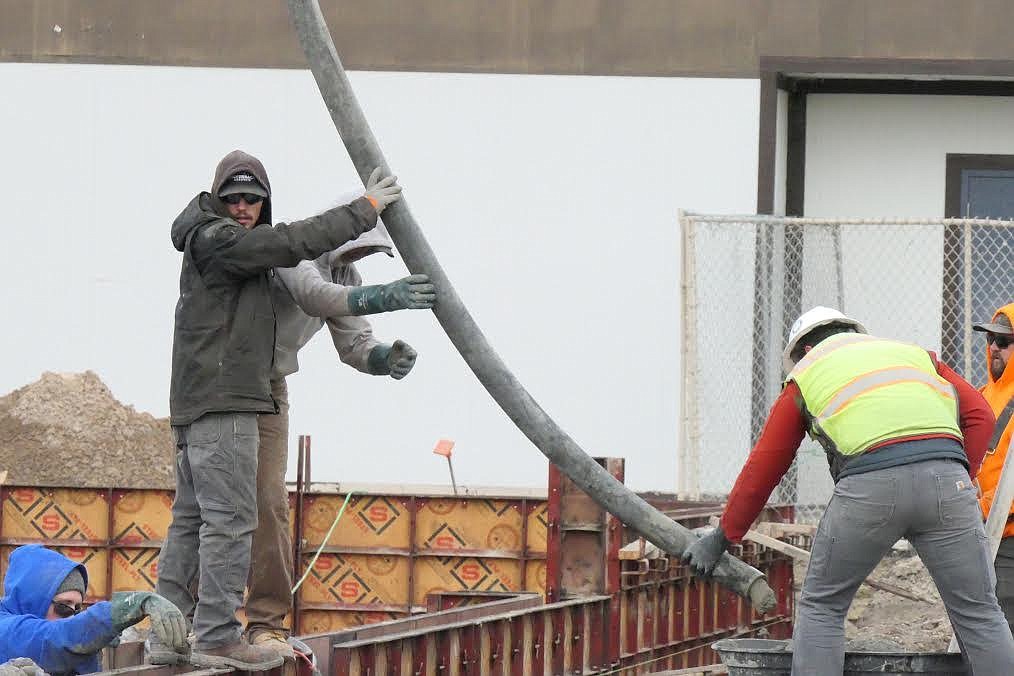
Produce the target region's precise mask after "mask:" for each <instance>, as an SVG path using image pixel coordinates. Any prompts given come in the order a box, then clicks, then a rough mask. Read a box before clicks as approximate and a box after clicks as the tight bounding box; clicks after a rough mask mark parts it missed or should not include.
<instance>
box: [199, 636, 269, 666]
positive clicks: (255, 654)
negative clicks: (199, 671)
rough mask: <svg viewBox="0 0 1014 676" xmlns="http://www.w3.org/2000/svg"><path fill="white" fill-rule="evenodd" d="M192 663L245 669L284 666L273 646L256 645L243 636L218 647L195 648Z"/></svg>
mask: <svg viewBox="0 0 1014 676" xmlns="http://www.w3.org/2000/svg"><path fill="white" fill-rule="evenodd" d="M190 663H191V664H192V665H194V666H195V667H205V668H209V667H234V668H236V669H242V670H244V671H267V670H268V669H274V668H275V667H280V666H282V658H281V656H280V655H279V654H278V653H276V652H275V651H274V650H272V649H271V648H265V647H264V646H255V645H250V644H249V643H247V641H246V639H245V638H241V639H240V640H238V641H236V642H235V643H230V644H229V645H223V646H219V647H218V648H194V651H193V652H192V653H191V654H190Z"/></svg>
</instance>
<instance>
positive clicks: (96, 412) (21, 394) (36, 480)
mask: <svg viewBox="0 0 1014 676" xmlns="http://www.w3.org/2000/svg"><path fill="white" fill-rule="evenodd" d="M173 464H174V447H173V441H172V432H171V431H170V428H169V419H168V418H155V417H154V416H152V415H150V414H148V413H139V412H138V411H136V410H134V407H133V406H126V405H124V404H121V403H120V402H119V401H117V400H116V398H115V397H114V396H113V394H112V392H110V391H109V388H108V387H106V385H105V383H103V382H102V380H101V379H100V378H99V377H98V376H97V375H95V374H94V373H92V372H91V371H86V372H85V373H44V374H42V377H41V378H40V379H39V380H37V381H36V382H34V383H31V384H30V385H26V386H25V387H22V388H20V389H17V390H14V391H13V392H11V393H10V394H8V395H6V396H3V397H0V471H2V470H8V472H9V474H8V476H7V483H8V484H15V485H30V486H67V487H95V488H106V487H110V486H111V487H117V488H172V487H173V485H174V483H173Z"/></svg>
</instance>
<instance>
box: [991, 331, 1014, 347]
mask: <svg viewBox="0 0 1014 676" xmlns="http://www.w3.org/2000/svg"><path fill="white" fill-rule="evenodd" d="M986 342H988V343H992V344H993V345H996V347H997V349H998V350H1003V349H1004V348H1006V347H1007V346H1008V345H1010V344H1011V343H1014V336H1001V335H999V334H996V333H987V334H986Z"/></svg>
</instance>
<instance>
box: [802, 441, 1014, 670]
mask: <svg viewBox="0 0 1014 676" xmlns="http://www.w3.org/2000/svg"><path fill="white" fill-rule="evenodd" d="M900 538H907V539H908V541H909V542H911V543H912V546H913V547H915V550H916V551H917V552H918V553H919V557H920V558H921V559H922V561H923V563H925V564H926V568H928V569H929V572H930V574H931V575H932V576H933V582H935V583H936V586H937V590H939V592H940V596H941V598H942V599H943V601H944V604H945V605H946V606H947V614H948V616H949V617H950V620H951V625H952V626H953V627H954V631H955V633H956V634H957V636H958V639H959V641H960V642H961V645H962V648H963V649H964V654H965V657H966V659H967V662H968V664H969V666H970V668H971V671H972V673H973V674H975V676H1008V675H1010V674H1014V638H1012V637H1011V630H1010V627H1009V626H1008V625H1007V622H1006V621H1005V620H1004V617H1003V612H1002V611H1001V610H1000V606H999V604H998V603H997V600H996V594H995V593H994V586H995V584H996V579H995V577H994V574H993V566H992V562H991V561H990V560H989V552H988V547H987V543H986V533H985V531H984V530H983V528H982V514H981V512H980V511H979V507H978V502H977V498H976V491H975V488H974V487H973V486H972V482H971V480H970V479H969V478H968V472H967V471H965V468H964V467H963V466H962V465H961V464H960V463H957V462H955V461H953V460H927V461H924V462H918V463H912V464H909V465H901V466H899V467H889V468H886V469H881V470H876V471H873V472H867V473H865V474H856V475H854V476H850V477H846V478H844V479H842V480H841V481H839V482H838V485H837V486H835V489H834V496H833V497H832V498H831V502H830V503H829V504H828V506H827V510H826V511H825V512H824V516H823V517H822V518H821V520H820V526H819V527H818V529H817V533H816V535H815V536H814V540H813V552H812V556H811V558H810V566H809V568H808V569H807V571H806V580H805V581H804V582H803V591H802V595H801V596H800V599H799V612H798V615H797V617H796V628H795V632H794V633H793V636H792V644H793V659H792V674H793V676H828V675H829V674H840V673H842V669H843V663H844V659H845V616H846V614H847V612H848V609H849V605H851V603H852V597H853V596H855V593H856V590H857V589H858V588H859V585H860V584H861V583H862V581H863V580H865V579H866V577H867V576H868V575H869V574H870V572H871V571H872V570H873V568H874V567H875V566H876V565H877V563H879V562H880V559H881V558H883V556H884V555H885V554H886V553H887V551H888V550H889V549H890V548H891V546H892V545H893V544H894V543H895V542H897V541H898V540H899V539H900Z"/></svg>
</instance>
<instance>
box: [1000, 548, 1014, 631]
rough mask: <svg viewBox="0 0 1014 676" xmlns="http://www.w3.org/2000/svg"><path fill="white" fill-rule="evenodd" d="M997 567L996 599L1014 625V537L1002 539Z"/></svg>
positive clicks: (1009, 621) (1010, 622) (1009, 622)
mask: <svg viewBox="0 0 1014 676" xmlns="http://www.w3.org/2000/svg"><path fill="white" fill-rule="evenodd" d="M995 567H996V600H997V601H999V602H1000V607H1001V608H1002V609H1003V614H1004V615H1005V616H1006V617H1007V624H1010V625H1012V626H1014V537H1010V536H1007V537H1005V538H1004V539H1002V540H1000V549H999V550H997V552H996V561H995Z"/></svg>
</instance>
